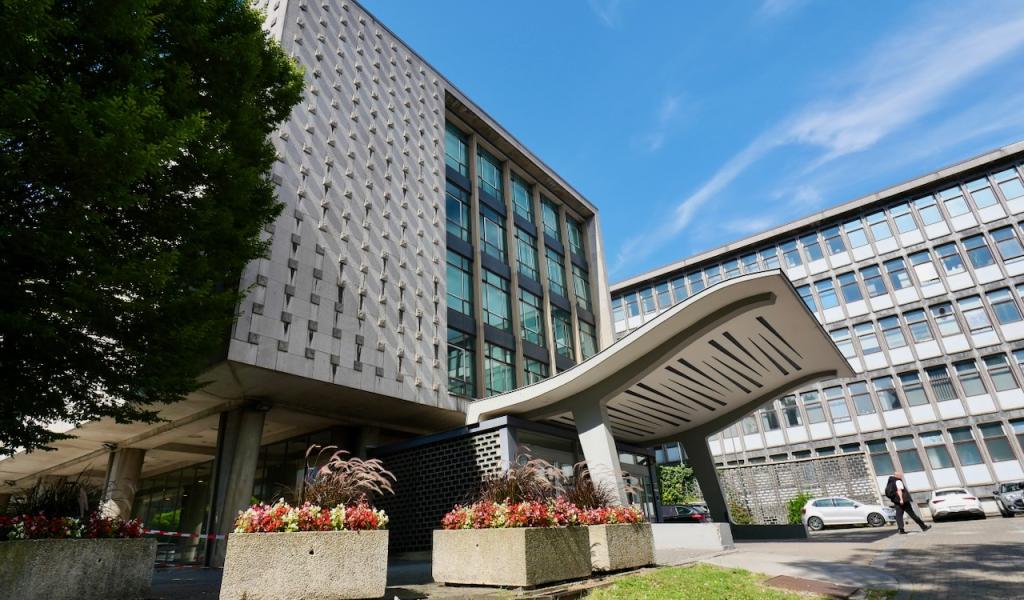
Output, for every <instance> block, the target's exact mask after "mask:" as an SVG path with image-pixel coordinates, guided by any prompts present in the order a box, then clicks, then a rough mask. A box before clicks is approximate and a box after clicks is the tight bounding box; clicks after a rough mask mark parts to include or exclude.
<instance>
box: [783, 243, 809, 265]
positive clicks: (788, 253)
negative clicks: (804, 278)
mask: <svg viewBox="0 0 1024 600" xmlns="http://www.w3.org/2000/svg"><path fill="white" fill-rule="evenodd" d="M780 247H781V248H782V260H783V261H784V262H785V264H786V268H790V269H791V268H793V267H799V266H800V265H802V264H803V263H804V261H803V259H801V258H800V252H799V251H798V250H797V248H796V240H789V241H788V242H782V244H781V246H780Z"/></svg>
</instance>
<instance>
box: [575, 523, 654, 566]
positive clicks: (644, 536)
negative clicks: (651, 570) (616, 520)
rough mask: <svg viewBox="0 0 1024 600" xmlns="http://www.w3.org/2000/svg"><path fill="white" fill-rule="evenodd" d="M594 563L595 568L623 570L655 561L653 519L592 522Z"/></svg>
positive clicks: (591, 562)
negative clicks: (614, 523) (594, 523)
mask: <svg viewBox="0 0 1024 600" xmlns="http://www.w3.org/2000/svg"><path fill="white" fill-rule="evenodd" d="M586 529H587V534H588V535H589V536H590V564H591V567H592V568H593V570H595V571H619V570H621V569H635V568H637V567H646V566H647V565H651V564H654V536H653V534H652V533H651V524H650V523H620V524H618V525H592V526H590V527H587V528H586Z"/></svg>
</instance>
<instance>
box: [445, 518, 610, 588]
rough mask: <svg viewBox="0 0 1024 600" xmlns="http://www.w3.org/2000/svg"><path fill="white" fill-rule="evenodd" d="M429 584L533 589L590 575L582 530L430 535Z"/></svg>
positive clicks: (532, 529)
mask: <svg viewBox="0 0 1024 600" xmlns="http://www.w3.org/2000/svg"><path fill="white" fill-rule="evenodd" d="M433 575H434V581H437V582H438V583H458V584H469V585H494V586H505V587H533V586H537V585H541V584H544V583H550V582H553V581H564V580H567V579H579V578H582V577H589V576H590V537H589V535H588V533H587V528H586V527H522V528H509V529H456V530H443V529H442V530H436V531H434V553H433Z"/></svg>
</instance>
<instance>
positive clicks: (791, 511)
mask: <svg viewBox="0 0 1024 600" xmlns="http://www.w3.org/2000/svg"><path fill="white" fill-rule="evenodd" d="M813 497H814V495H813V494H811V493H809V492H800V493H799V494H797V495H796V496H793V497H792V498H790V499H789V502H787V503H786V509H787V510H786V512H787V514H788V517H789V524H790V525H799V524H801V523H803V522H804V519H803V517H804V515H803V513H802V512H801V511H802V510H803V508H804V505H805V504H807V501H808V500H810V499H811V498H813Z"/></svg>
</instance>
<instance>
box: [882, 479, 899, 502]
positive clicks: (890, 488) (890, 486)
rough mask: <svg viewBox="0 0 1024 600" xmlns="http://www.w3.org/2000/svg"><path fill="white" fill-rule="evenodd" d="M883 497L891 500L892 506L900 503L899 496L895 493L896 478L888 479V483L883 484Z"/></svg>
mask: <svg viewBox="0 0 1024 600" xmlns="http://www.w3.org/2000/svg"><path fill="white" fill-rule="evenodd" d="M885 497H886V498H888V499H890V500H892V503H893V504H899V503H900V497H899V494H897V493H896V478H895V477H890V478H889V481H888V482H887V483H886V484H885Z"/></svg>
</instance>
